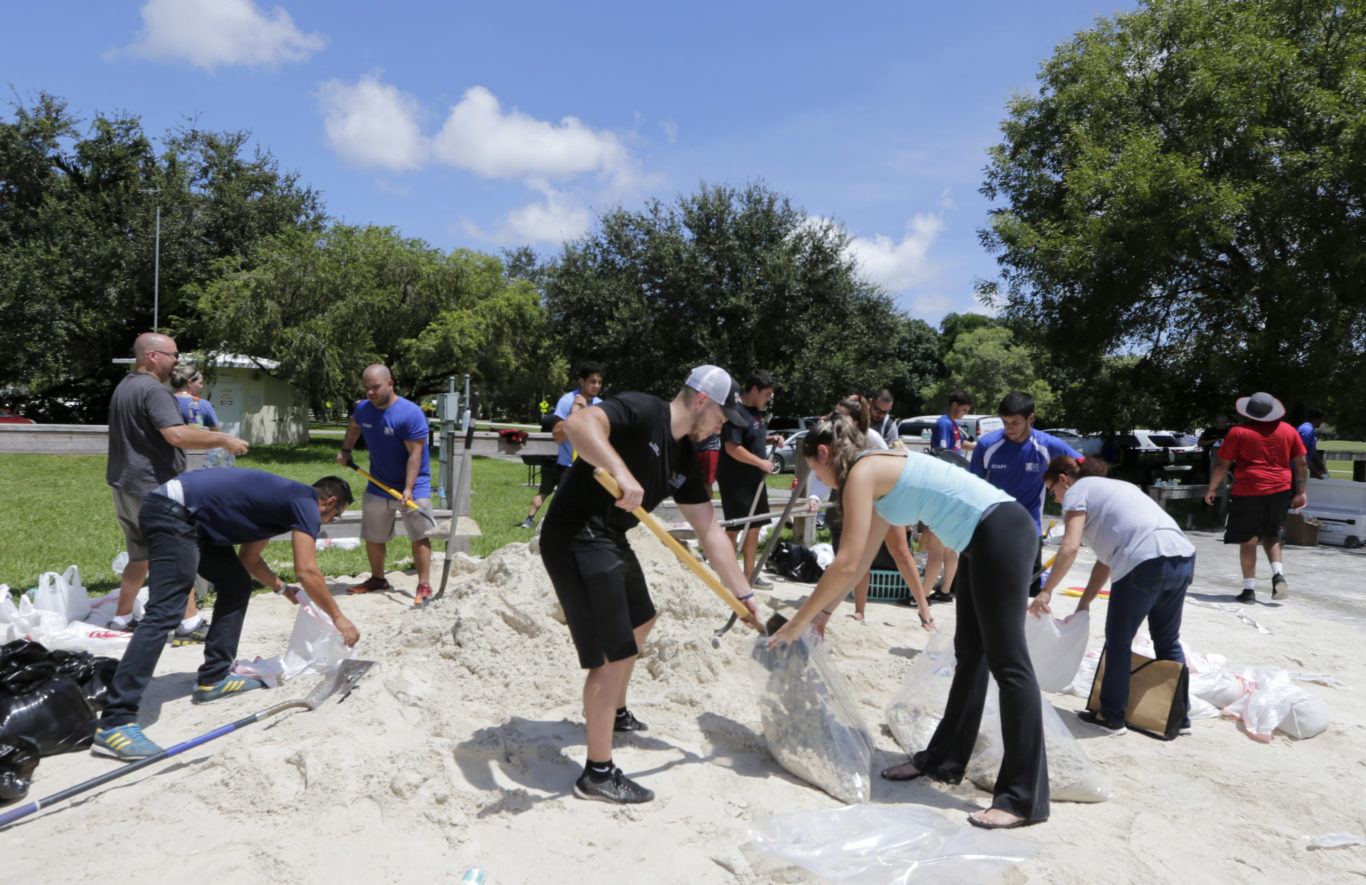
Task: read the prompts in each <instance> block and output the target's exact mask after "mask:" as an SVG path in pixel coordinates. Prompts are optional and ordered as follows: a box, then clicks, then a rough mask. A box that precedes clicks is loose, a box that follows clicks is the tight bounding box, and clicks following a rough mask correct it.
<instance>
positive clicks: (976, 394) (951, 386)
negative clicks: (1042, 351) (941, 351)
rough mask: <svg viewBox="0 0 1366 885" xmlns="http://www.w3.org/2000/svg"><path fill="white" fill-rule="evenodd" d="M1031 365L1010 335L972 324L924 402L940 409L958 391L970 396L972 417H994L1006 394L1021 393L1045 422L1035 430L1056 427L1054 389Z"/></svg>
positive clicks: (1027, 353)
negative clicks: (1031, 401)
mask: <svg viewBox="0 0 1366 885" xmlns="http://www.w3.org/2000/svg"><path fill="white" fill-rule="evenodd" d="M1036 361H1037V356H1036V354H1035V353H1034V352H1033V351H1032V350H1031V349H1030V348H1029V347H1027V346H1025V345H1021V344H1016V343H1015V342H1014V335H1012V334H1011V331H1010V330H1009V329H1007V328H1005V327H1004V326H999V325H988V324H977V328H975V329H973V330H971V331H968V332H963V333H962V334H960V335H958V336H957V338H956V340H955V341H954V344H953V347H952V348H951V349H950V350H949V353H948V356H946V357H944V377H943V378H942V379H940V381H938V382H937V383H935V384H931V385H927V386H926V387H925V389H924V391H923V394H924V397H925V402H927V403H929V404H930V405H932V406H934V407H935V408H943V407H944V406H945V405H947V403H948V396H949V394H950V393H951V392H953V391H954V390H958V389H962V390H965V391H967V392H968V393H969V394H971V395H972V398H973V400H974V402H975V403H976V408H975V411H977V412H981V413H985V414H995V412H996V407H997V405H998V404H999V403H1000V402H1001V400H1002V399H1003V398H1004V397H1005V395H1006V394H1007V393H1010V392H1011V391H1012V390H1022V391H1024V392H1025V393H1027V394H1029V395H1030V396H1032V397H1034V411H1035V412H1036V413H1037V414H1038V415H1039V417H1040V420H1041V421H1043V422H1044V424H1040V425H1039V426H1040V427H1043V426H1046V425H1047V424H1049V423H1054V424H1056V423H1057V420H1056V419H1057V414H1056V411H1055V409H1056V403H1055V398H1054V396H1053V388H1052V387H1050V386H1049V384H1048V382H1047V381H1044V380H1043V379H1042V378H1041V377H1040V375H1039V371H1038V367H1037V364H1036Z"/></svg>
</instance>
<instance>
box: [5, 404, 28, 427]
mask: <svg viewBox="0 0 1366 885" xmlns="http://www.w3.org/2000/svg"><path fill="white" fill-rule="evenodd" d="M35 423H37V422H35V421H34V420H33V419H32V418H25V417H24V416H23V415H16V414H15V413H14V412H11V411H10V410H9V409H6V408H3V407H0V424H35Z"/></svg>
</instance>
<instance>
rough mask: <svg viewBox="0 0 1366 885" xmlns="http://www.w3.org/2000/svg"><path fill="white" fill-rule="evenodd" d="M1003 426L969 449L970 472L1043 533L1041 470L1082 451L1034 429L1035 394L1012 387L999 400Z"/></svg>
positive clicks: (1037, 582) (1033, 592)
mask: <svg viewBox="0 0 1366 885" xmlns="http://www.w3.org/2000/svg"><path fill="white" fill-rule="evenodd" d="M997 414H999V415H1000V416H1001V423H1002V424H1003V425H1004V426H1003V427H1002V428H1001V429H1000V430H993V431H992V432H991V433H984V434H982V438H981V439H979V440H977V447H976V448H974V449H973V450H972V467H971V469H972V472H973V473H975V474H977V475H978V476H980V477H982V478H983V479H985V480H986V481H987V482H989V483H991V484H992V485H994V486H996V487H997V488H998V489H1001V490H1002V491H1005V492H1008V493H1010V495H1011V497H1013V498H1014V499H1015V500H1016V501H1019V502H1020V503H1021V504H1023V505H1024V508H1025V509H1026V510H1028V511H1029V513H1030V515H1031V516H1033V517H1034V525H1035V527H1036V528H1038V529H1039V533H1040V534H1041V535H1042V534H1043V499H1044V487H1043V472H1044V471H1045V470H1047V469H1048V462H1049V461H1052V460H1053V459H1054V458H1056V457H1057V456H1058V455H1068V456H1070V457H1072V458H1075V459H1077V460H1078V461H1084V460H1085V456H1083V455H1082V453H1081V452H1078V451H1077V450H1076V449H1074V448H1072V447H1071V446H1069V445H1068V444H1067V443H1065V442H1063V441H1062V440H1060V439H1058V438H1057V437H1055V436H1049V435H1048V434H1047V433H1044V432H1043V431H1042V430H1035V429H1034V397H1032V396H1030V395H1029V394H1027V393H1024V392H1022V391H1019V390H1012V391H1011V392H1010V393H1008V394H1006V395H1005V398H1004V399H1002V400H1001V406H1000V408H999V409H997ZM1042 553H1043V546H1042V539H1041V540H1040V546H1039V554H1040V555H1039V556H1037V557H1036V558H1035V562H1034V571H1036V572H1037V571H1039V569H1040V567H1041V566H1042V564H1043V557H1042ZM1041 587H1042V584H1041V582H1040V580H1039V579H1038V578H1035V579H1034V584H1033V586H1031V587H1030V588H1029V595H1030V596H1036V595H1038V592H1039V589H1040V588H1041Z"/></svg>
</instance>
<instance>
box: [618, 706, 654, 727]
mask: <svg viewBox="0 0 1366 885" xmlns="http://www.w3.org/2000/svg"><path fill="white" fill-rule="evenodd" d="M612 730H613V731H649V730H650V726H648V725H646V724H645V723H644V722H641V721H640V720H639V719H637V718H636V714H634V713H632V712H631V711H630V710H623V711H622V712H620V713H618V714H617V718H616V721H614V722H613V723H612Z"/></svg>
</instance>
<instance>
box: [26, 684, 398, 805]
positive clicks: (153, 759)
mask: <svg viewBox="0 0 1366 885" xmlns="http://www.w3.org/2000/svg"><path fill="white" fill-rule="evenodd" d="M374 663H375V662H374V661H356V660H351V661H342V662H341V665H340V666H338V667H337V669H335V670H333V671H332V672H331V673H329V674H328V675H327V677H326V678H325V679H323V681H322V682H319V683H318V684H317V685H316V686H315V687H314V689H313V690H312V691H310V692H309V693H308V697H306V698H304V699H303V700H298V701H285V702H284V703H282V704H276V705H275V706H273V707H270V708H268V709H265V710H262V711H261V712H259V713H253V714H252V715H250V716H248V717H246V718H245V719H238V720H237V721H236V722H232V723H229V724H228V725H223V726H220V727H218V728H215V729H214V730H213V731H210V732H208V733H206V734H201V735H200V736H199V737H197V738H191V739H190V740H188V741H185V742H183V743H179V744H176V745H175V746H174V747H167V748H166V749H164V750H162V751H161V752H160V753H157V754H156V755H155V756H148V757H147V758H146V759H139V760H138V761H136V762H130V763H128V764H127V765H123V766H120V767H118V768H115V769H113V770H112V771H107V772H105V773H104V774H102V775H100V776H99V777H93V778H91V779H90V780H88V781H85V782H84V783H79V784H77V785H76V786H74V787H71V788H69V789H66V790H62V791H61V792H60V793H53V794H52V795H51V796H47V797H46V798H43V799H39V800H38V801H37V802H30V803H28V804H27V805H21V806H19V807H17V808H12V809H10V810H9V811H6V812H4V813H3V814H0V829H3V828H4V827H7V826H9V825H10V824H12V823H14V822H15V821H17V820H19V819H20V818H22V817H27V816H29V815H30V814H33V813H34V812H35V811H37V810H38V809H40V808H47V807H48V806H49V805H54V804H56V803H58V802H61V801H62V800H63V799H70V798H71V797H72V796H75V795H78V794H80V793H84V792H85V791H86V790H93V789H94V788H95V787H98V786H101V785H102V784H107V783H109V782H110V781H112V780H114V779H115V778H120V777H123V776H124V775H125V774H132V773H133V772H135V771H138V770H140V769H143V768H146V767H147V766H149V765H155V764H156V763H158V762H160V761H162V760H163V759H169V758H171V757H172V756H176V755H179V754H180V753H183V752H185V751H186V750H189V749H192V748H194V747H197V746H199V745H200V744H204V743H208V742H209V741H211V740H213V739H214V738H220V737H222V736H223V735H225V734H227V733H228V732H231V731H236V730H237V729H239V728H243V727H245V726H248V725H251V724H252V723H253V722H259V721H261V720H262V719H265V718H266V717H267V716H274V715H275V714H276V713H281V712H284V711H285V710H288V709H290V708H292V707H303V708H304V709H306V710H316V709H318V707H320V706H322V703H323V701H325V700H327V699H328V698H329V697H331V696H332V695H333V694H335V693H336V692H337V691H338V690H341V692H342V696H341V698H340V699H339V700H338V701H337V703H341V701H344V700H346V696H347V695H349V694H350V693H351V689H352V687H353V686H355V684H356V682H357V681H358V680H359V679H360V678H361V677H362V676H364V675H365V671H367V670H369V669H370V667H371V666H372V665H373V664H374Z"/></svg>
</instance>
